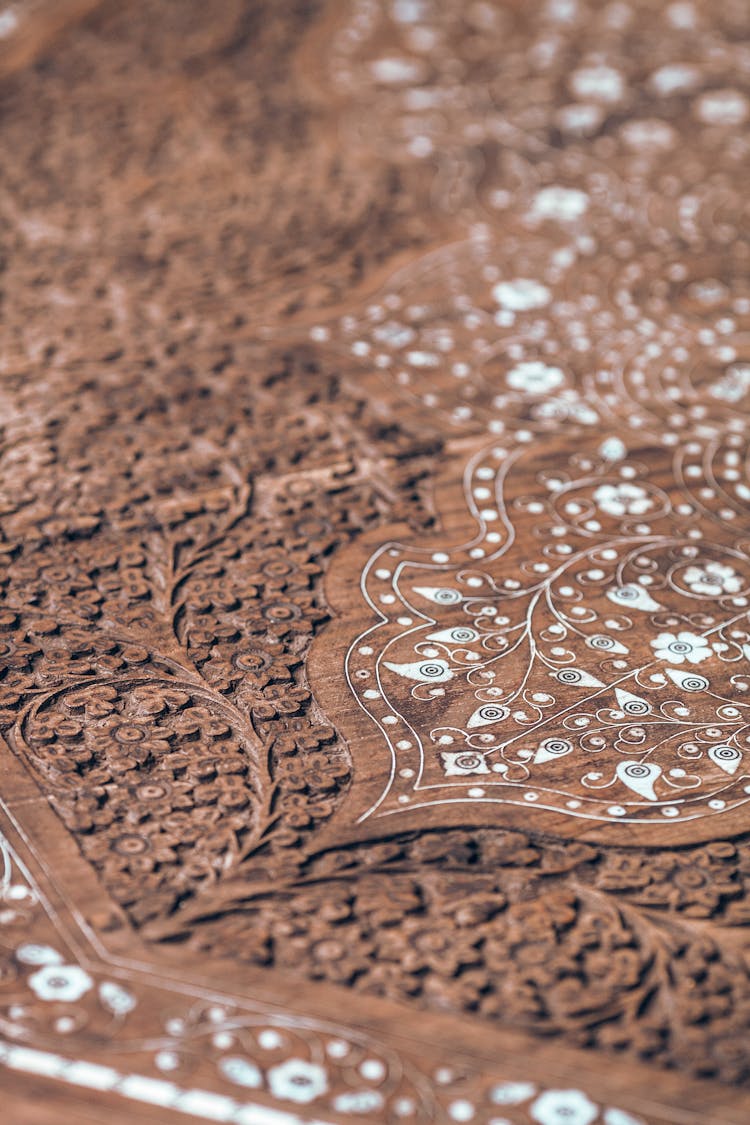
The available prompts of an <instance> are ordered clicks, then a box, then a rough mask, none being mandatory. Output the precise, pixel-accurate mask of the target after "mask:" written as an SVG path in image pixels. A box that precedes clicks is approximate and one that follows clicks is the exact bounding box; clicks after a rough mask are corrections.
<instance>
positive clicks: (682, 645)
mask: <svg viewBox="0 0 750 1125" xmlns="http://www.w3.org/2000/svg"><path fill="white" fill-rule="evenodd" d="M651 647H652V648H653V649H654V655H655V656H657V657H658V658H659V659H660V660H668V661H669V662H670V663H671V664H684V663H685V661H686V660H687V662H688V664H701V663H702V662H703V661H704V660H708V658H709V656H710V655H711V647H710V645H708V644H707V643H706V639H705V637H701V636H700V634H698V633H690V632H687V631H683V632H682V633H676V634H675V633H659V636H658V637H656V638H655V639H654V640H653V641H652V642H651Z"/></svg>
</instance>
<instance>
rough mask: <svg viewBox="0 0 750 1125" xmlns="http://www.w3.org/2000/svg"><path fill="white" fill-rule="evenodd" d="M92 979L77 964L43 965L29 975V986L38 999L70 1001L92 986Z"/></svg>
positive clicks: (79, 997) (78, 998)
mask: <svg viewBox="0 0 750 1125" xmlns="http://www.w3.org/2000/svg"><path fill="white" fill-rule="evenodd" d="M93 984H94V982H93V980H92V979H91V977H90V976H89V975H88V973H86V972H84V970H83V969H81V968H80V967H79V966H78V965H43V966H42V967H41V969H38V970H37V971H36V972H35V973H33V974H32V975H31V976H30V977H29V988H31V989H32V991H33V992H35V993H36V995H37V996H38V997H39V999H40V1000H51V1001H55V1000H57V1001H63V1002H68V1003H70V1002H72V1001H75V1000H80V999H81V997H82V996H83V995H84V994H85V993H87V992H88V991H89V989H90V988H92V987H93Z"/></svg>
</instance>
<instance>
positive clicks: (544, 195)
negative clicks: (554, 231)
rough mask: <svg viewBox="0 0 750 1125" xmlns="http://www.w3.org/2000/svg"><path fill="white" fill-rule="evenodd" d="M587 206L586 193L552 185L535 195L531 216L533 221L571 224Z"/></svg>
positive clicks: (587, 198)
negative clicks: (546, 220) (554, 220)
mask: <svg viewBox="0 0 750 1125" xmlns="http://www.w3.org/2000/svg"><path fill="white" fill-rule="evenodd" d="M588 205H589V197H588V195H586V192H584V191H579V190H578V189H577V188H565V187H561V186H559V185H557V184H554V185H553V186H552V187H546V188H542V190H541V191H538V192H537V193H536V195H535V196H534V200H533V202H532V205H531V215H532V217H533V218H535V219H557V220H558V221H559V222H573V221H575V219H580V217H581V215H583V214H584V212H585V211H587V210H588Z"/></svg>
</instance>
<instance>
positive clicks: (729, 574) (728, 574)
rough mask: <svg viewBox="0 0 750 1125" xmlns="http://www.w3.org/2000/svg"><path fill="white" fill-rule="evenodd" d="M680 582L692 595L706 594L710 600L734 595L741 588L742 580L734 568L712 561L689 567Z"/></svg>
mask: <svg viewBox="0 0 750 1125" xmlns="http://www.w3.org/2000/svg"><path fill="white" fill-rule="evenodd" d="M682 580H683V582H684V583H685V585H686V586H689V587H690V589H691V590H692V591H693V593H694V594H706V596H707V597H712V598H718V597H720V596H721V595H722V594H736V593H737V591H738V590H740V589H741V588H742V579H741V578H740V576H739V575H738V574H737V571H736V570H735V569H734V567H732V566H727V564H726V563H720V562H714V561H711V562H707V563H704V564H703V565H701V566H689V567H688V568H687V570H686V571H685V573H684V574H683V576H682Z"/></svg>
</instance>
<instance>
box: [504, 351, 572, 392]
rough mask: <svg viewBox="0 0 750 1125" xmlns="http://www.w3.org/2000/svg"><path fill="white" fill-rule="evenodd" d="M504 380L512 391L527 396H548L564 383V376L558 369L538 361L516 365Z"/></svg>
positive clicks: (531, 360) (533, 360)
mask: <svg viewBox="0 0 750 1125" xmlns="http://www.w3.org/2000/svg"><path fill="white" fill-rule="evenodd" d="M506 378H507V381H508V386H509V387H512V388H513V390H514V391H524V392H525V393H526V394H529V395H544V394H548V393H549V391H554V390H556V389H557V388H558V387H559V386H560V385H561V384H562V383H564V382H565V376H564V375H563V373H562V371H561V370H560V368H559V367H551V366H550V365H549V364H547V363H542V361H541V360H538V359H530V360H525V361H524V362H523V363H517V364H516V366H515V367H512V368H511V369H510V371H509V372H508V374H507V376H506Z"/></svg>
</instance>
